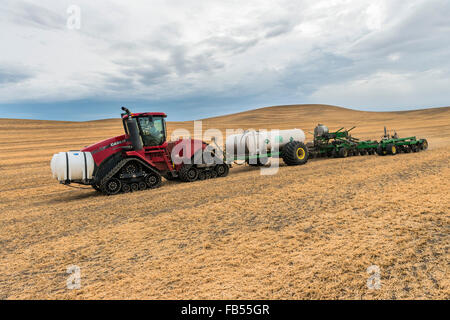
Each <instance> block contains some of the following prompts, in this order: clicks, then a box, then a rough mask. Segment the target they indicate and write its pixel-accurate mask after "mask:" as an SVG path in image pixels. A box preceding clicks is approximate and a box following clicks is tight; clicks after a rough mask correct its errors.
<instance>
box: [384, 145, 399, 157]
mask: <svg viewBox="0 0 450 320" xmlns="http://www.w3.org/2000/svg"><path fill="white" fill-rule="evenodd" d="M386 152H387V154H390V155H392V156H395V155H396V154H397V147H396V146H395V145H393V144H388V145H387V146H386Z"/></svg>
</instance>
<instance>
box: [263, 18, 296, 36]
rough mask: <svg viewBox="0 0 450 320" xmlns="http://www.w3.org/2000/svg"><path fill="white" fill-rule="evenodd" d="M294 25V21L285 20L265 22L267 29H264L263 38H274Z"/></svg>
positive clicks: (287, 31) (289, 30) (291, 28)
mask: <svg viewBox="0 0 450 320" xmlns="http://www.w3.org/2000/svg"><path fill="white" fill-rule="evenodd" d="M295 26H296V24H295V23H293V22H292V21H286V20H281V21H278V22H275V23H273V22H272V23H268V24H266V28H267V29H269V30H267V31H266V33H265V38H274V37H278V36H281V35H283V34H286V33H289V32H291V31H292V30H293V29H294V28H295Z"/></svg>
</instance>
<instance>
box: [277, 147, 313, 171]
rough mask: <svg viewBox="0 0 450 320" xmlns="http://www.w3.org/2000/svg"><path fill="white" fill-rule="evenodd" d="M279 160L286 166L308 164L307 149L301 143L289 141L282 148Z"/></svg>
mask: <svg viewBox="0 0 450 320" xmlns="http://www.w3.org/2000/svg"><path fill="white" fill-rule="evenodd" d="M281 158H282V159H283V161H284V163H286V164H287V165H288V166H298V165H303V164H305V163H306V162H308V148H306V146H305V144H304V143H302V142H299V141H291V142H289V143H288V144H286V145H285V146H284V148H283V150H282V152H281Z"/></svg>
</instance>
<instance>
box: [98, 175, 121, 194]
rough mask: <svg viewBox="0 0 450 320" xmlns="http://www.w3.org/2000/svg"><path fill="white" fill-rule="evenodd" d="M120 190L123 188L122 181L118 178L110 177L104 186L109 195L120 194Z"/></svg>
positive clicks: (104, 190)
mask: <svg viewBox="0 0 450 320" xmlns="http://www.w3.org/2000/svg"><path fill="white" fill-rule="evenodd" d="M120 190H122V182H121V181H120V180H119V179H116V178H112V179H109V180H108V181H107V182H106V183H105V185H104V187H103V192H104V193H106V194H109V195H114V194H118V193H119V192H120Z"/></svg>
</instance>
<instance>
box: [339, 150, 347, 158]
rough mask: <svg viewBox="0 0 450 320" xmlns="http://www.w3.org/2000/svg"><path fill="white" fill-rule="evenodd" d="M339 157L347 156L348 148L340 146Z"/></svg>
mask: <svg viewBox="0 0 450 320" xmlns="http://www.w3.org/2000/svg"><path fill="white" fill-rule="evenodd" d="M339 157H341V158H347V157H348V150H347V149H346V148H342V149H341V150H339Z"/></svg>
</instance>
